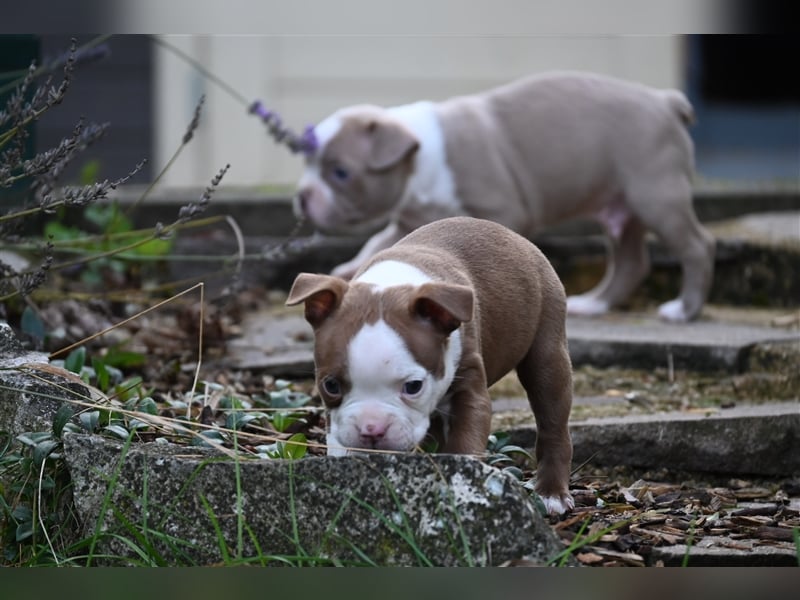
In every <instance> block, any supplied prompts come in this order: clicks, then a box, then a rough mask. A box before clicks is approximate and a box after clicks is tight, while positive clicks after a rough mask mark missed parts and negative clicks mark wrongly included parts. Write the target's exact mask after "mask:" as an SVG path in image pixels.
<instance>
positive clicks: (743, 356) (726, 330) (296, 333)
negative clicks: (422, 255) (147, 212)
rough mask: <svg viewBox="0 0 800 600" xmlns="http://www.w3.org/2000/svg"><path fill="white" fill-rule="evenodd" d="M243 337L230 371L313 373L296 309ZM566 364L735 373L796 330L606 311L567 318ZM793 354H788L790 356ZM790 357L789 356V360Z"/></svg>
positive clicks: (235, 345)
mask: <svg viewBox="0 0 800 600" xmlns="http://www.w3.org/2000/svg"><path fill="white" fill-rule="evenodd" d="M241 329H242V331H243V335H242V336H241V337H239V338H237V339H234V340H231V341H230V342H229V344H228V352H227V355H226V357H225V361H226V362H227V363H228V364H229V365H230V366H232V367H235V368H240V369H251V370H258V371H264V372H267V373H273V374H276V375H282V376H293V377H298V376H300V377H311V376H313V372H314V367H313V357H312V344H313V342H312V340H313V337H312V331H311V327H310V326H309V325H308V323H306V321H305V320H304V319H303V317H302V312H301V310H300V309H298V308H294V309H283V308H280V309H270V310H265V311H262V312H255V313H251V314H249V315H246V316H245V320H244V322H243V323H242V327H241ZM567 336H568V339H569V346H570V355H571V357H572V361H573V365H574V366H576V367H577V366H580V365H584V364H591V365H595V366H598V367H608V366H612V365H625V366H626V367H628V368H642V369H652V368H668V367H670V365H671V368H673V369H689V370H695V371H726V372H741V371H743V370H745V369H746V368H747V366H748V360H749V359H750V358H751V356H753V353H754V351H755V350H756V349H757V348H759V347H765V346H767V345H770V344H775V343H777V344H779V345H780V347H784V346H785V347H786V348H788V349H790V350H795V349H797V350H795V351H796V352H797V355H800V331H798V330H796V329H786V328H779V327H771V326H769V325H766V324H753V323H747V322H743V321H742V319H741V317H740V319H739V320H738V321H734V320H731V319H730V317H728V318H726V319H720V318H716V319H711V318H709V319H701V320H699V321H696V322H693V323H688V324H670V323H664V322H661V321H659V320H658V319H657V318H655V317H654V316H652V315H642V314H636V313H622V312H618V313H613V314H611V315H608V316H604V317H600V318H588V317H569V318H568V319H567ZM793 356H794V355H793ZM792 360H793V359H792Z"/></svg>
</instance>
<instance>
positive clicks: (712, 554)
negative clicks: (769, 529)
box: [648, 537, 798, 567]
mask: <svg viewBox="0 0 800 600" xmlns="http://www.w3.org/2000/svg"><path fill="white" fill-rule="evenodd" d="M714 541H718V542H719V544H720V545H718V546H709V547H703V546H700V545H697V546H691V547H689V548H687V547H686V545H684V544H679V545H676V546H656V547H654V548H653V552H652V554H651V555H650V557H649V561H648V562H649V564H650V565H651V566H652V565H655V564H656V563H657V562H660V563H661V564H663V565H664V566H665V567H680V566H683V564H684V561H686V563H685V564H686V565H687V566H689V567H797V566H798V557H797V550H796V549H795V548H794V547H793V545H792V544H789V543H786V544H781V545H779V546H758V545H755V544H753V542H752V540H736V542H733V543H732V542H731V540H730V539H728V538H719V540H714V539H713V538H709V537H705V538H703V540H702V542H705V543H713V542H714ZM734 544H735V546H736V547H732V546H733V545H734ZM687 552H688V557H687V556H686V555H687Z"/></svg>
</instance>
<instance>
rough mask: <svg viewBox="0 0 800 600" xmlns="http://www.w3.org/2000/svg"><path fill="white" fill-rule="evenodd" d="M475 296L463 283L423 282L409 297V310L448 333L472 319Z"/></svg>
mask: <svg viewBox="0 0 800 600" xmlns="http://www.w3.org/2000/svg"><path fill="white" fill-rule="evenodd" d="M474 303H475V297H474V295H473V293H472V289H471V288H469V287H467V286H465V285H454V284H450V283H440V282H432V283H424V284H422V285H421V286H420V287H419V290H418V291H417V293H416V294H414V296H413V297H412V298H411V306H410V308H411V312H412V313H413V314H415V315H416V316H418V317H422V318H423V319H425V320H427V321H430V322H431V323H432V324H433V325H434V327H436V328H437V329H438V330H439V331H441V332H442V333H444V334H447V335H449V334H450V333H452V332H453V331H455V330H456V329H458V327H459V326H460V325H461V323H464V322H466V321H471V320H472V311H473V308H474Z"/></svg>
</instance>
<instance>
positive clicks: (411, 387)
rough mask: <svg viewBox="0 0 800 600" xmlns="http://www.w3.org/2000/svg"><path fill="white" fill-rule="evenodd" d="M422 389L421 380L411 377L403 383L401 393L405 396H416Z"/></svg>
mask: <svg viewBox="0 0 800 600" xmlns="http://www.w3.org/2000/svg"><path fill="white" fill-rule="evenodd" d="M421 391H422V380H421V379H413V380H411V381H406V382H405V383H404V384H403V393H404V394H405V395H406V396H416V395H417V394H419V393H420V392H421Z"/></svg>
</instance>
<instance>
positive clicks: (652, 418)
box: [510, 401, 800, 477]
mask: <svg viewBox="0 0 800 600" xmlns="http://www.w3.org/2000/svg"><path fill="white" fill-rule="evenodd" d="M510 433H511V440H512V443H514V444H517V445H520V446H523V447H525V448H533V447H534V446H535V444H536V431H535V428H533V427H518V428H515V429H513V430H511V432H510ZM570 433H571V434H572V442H573V446H574V458H573V465H580V464H582V463H583V462H587V461H588V462H591V463H592V464H596V465H603V466H628V467H633V468H639V469H662V468H666V469H670V470H673V471H686V472H695V473H712V474H716V475H731V476H734V475H736V476H762V477H772V476H778V477H796V476H798V475H800V452H798V448H800V402H798V401H794V402H781V403H769V404H759V405H749V406H740V407H735V408H730V409H720V410H718V411H716V412H707V413H706V412H702V413H701V412H668V413H656V414H650V415H636V416H629V417H615V418H592V419H586V420H584V421H577V422H572V423H571V424H570Z"/></svg>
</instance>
